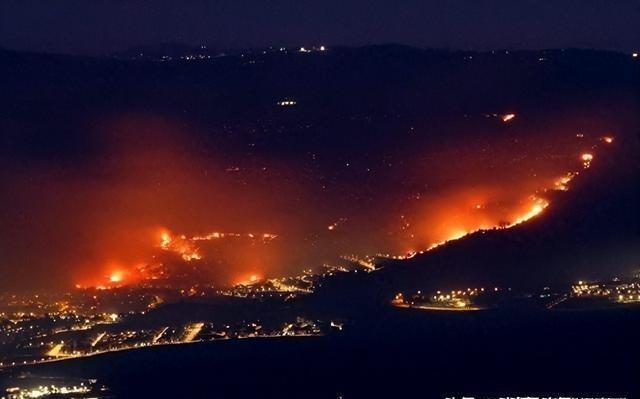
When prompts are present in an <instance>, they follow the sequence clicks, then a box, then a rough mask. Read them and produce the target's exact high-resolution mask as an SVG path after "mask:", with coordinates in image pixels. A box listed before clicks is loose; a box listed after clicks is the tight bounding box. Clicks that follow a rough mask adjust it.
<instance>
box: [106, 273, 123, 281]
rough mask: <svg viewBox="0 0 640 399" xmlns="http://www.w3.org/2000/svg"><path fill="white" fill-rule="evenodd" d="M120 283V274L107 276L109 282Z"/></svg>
mask: <svg viewBox="0 0 640 399" xmlns="http://www.w3.org/2000/svg"><path fill="white" fill-rule="evenodd" d="M121 281H122V273H120V272H113V273H111V275H110V276H109V282H111V283H119V282H121Z"/></svg>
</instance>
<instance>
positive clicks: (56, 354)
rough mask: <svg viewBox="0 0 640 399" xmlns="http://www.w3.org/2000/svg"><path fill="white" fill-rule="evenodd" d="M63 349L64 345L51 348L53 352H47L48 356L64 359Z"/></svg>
mask: <svg viewBox="0 0 640 399" xmlns="http://www.w3.org/2000/svg"><path fill="white" fill-rule="evenodd" d="M63 347H64V344H63V343H60V344H57V345H56V346H54V347H53V348H51V350H50V351H49V352H47V356H51V357H62V356H65V355H64V354H62V353H61V352H62V348H63Z"/></svg>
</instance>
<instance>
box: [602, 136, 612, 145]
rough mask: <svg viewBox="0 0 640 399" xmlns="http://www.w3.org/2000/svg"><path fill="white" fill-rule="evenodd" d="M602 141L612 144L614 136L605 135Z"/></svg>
mask: <svg viewBox="0 0 640 399" xmlns="http://www.w3.org/2000/svg"><path fill="white" fill-rule="evenodd" d="M602 141H604V142H605V143H607V144H611V143H613V137H611V136H605V137H603V138H602Z"/></svg>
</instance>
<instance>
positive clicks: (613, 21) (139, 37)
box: [0, 0, 640, 54]
mask: <svg viewBox="0 0 640 399" xmlns="http://www.w3.org/2000/svg"><path fill="white" fill-rule="evenodd" d="M162 42H178V43H186V44H207V45H209V46H210V47H223V48H226V47H253V46H258V47H262V46H267V45H273V46H298V45H311V44H317V43H326V44H332V45H351V46H354V45H363V44H377V43H390V42H395V43H403V44H409V45H416V46H422V47H450V48H462V49H489V48H551V47H589V48H599V49H614V50H622V51H631V50H635V49H637V48H638V47H640V1H638V0H448V1H445V0H441V1H433V0H395V1H392V0H342V1H339V0H330V1H311V0H291V1H279V0H273V1H269V0H227V1H225V0H220V1H204V0H201V1H195V0H180V1H168V0H154V1H136V0H123V1H115V0H112V1H107V0H75V1H73V0H56V1H52V0H42V1H34V0H15V1H14V0H3V1H2V2H0V46H3V47H8V48H14V49H29V50H44V51H54V52H65V53H85V54H100V53H105V52H111V51H114V50H120V49H125V48H128V47H134V46H138V45H146V44H154V43H162Z"/></svg>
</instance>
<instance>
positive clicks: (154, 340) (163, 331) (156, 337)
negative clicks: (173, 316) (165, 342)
mask: <svg viewBox="0 0 640 399" xmlns="http://www.w3.org/2000/svg"><path fill="white" fill-rule="evenodd" d="M168 329H169V327H165V328H163V329H162V330H160V332H159V333H158V334H156V336H155V337H153V339H152V340H151V343H152V344H157V343H158V340H159V339H160V338H162V336H163V335H164V333H165V332H166V331H167V330H168Z"/></svg>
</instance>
